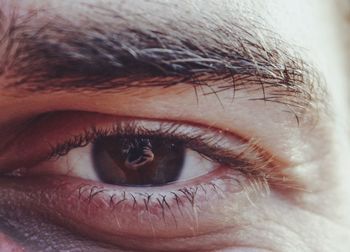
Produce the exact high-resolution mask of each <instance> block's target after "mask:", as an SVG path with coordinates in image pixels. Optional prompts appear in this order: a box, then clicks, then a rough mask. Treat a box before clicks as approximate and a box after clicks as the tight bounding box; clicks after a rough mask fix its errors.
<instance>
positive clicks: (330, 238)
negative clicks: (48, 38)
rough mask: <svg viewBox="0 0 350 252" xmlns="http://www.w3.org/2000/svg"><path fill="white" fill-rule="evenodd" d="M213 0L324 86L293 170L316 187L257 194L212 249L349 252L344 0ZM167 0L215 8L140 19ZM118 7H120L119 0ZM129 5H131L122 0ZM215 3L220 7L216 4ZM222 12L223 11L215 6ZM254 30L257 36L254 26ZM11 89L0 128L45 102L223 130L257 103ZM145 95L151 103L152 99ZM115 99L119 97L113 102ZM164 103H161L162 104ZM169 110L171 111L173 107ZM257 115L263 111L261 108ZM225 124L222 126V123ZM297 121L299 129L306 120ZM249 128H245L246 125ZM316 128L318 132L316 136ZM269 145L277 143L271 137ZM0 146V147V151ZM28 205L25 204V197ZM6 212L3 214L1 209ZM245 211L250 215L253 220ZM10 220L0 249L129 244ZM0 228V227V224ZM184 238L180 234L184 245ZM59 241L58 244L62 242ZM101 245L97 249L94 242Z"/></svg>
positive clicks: (198, 246)
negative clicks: (259, 26)
mask: <svg viewBox="0 0 350 252" xmlns="http://www.w3.org/2000/svg"><path fill="white" fill-rule="evenodd" d="M2 2H3V3H2V4H3V6H5V5H6V2H8V1H2ZM10 2H11V1H10ZM14 2H16V3H17V5H18V7H19V10H21V8H22V9H24V10H25V8H41V7H43V9H45V8H47V7H49V8H51V7H52V6H55V8H56V9H57V10H58V11H60V12H62V13H63V15H65V13H66V12H67V14H68V13H70V14H74V11H75V8H76V6H77V5H72V6H71V2H69V1H68V0H66V1H55V0H52V1H40V0H37V1H34V0H33V1H32V0H30V1H29V0H27V1H12V2H11V4H13V3H14ZM86 2H90V3H91V2H93V3H94V4H96V3H100V2H104V3H107V2H108V1H86ZM112 2H113V1H112ZM118 2H119V1H118ZM150 2H151V3H153V2H154V5H155V6H157V4H159V3H160V2H161V1H153V0H152V1H150ZM223 2H225V4H228V5H230V6H232V8H233V9H234V8H236V6H238V7H237V9H238V10H237V12H238V13H240V14H242V13H244V15H248V16H249V15H252V18H254V15H257V13H258V14H259V17H261V18H262V20H264V21H265V22H266V25H267V27H268V29H269V30H273V31H274V32H276V33H278V34H279V35H280V36H281V38H282V40H284V41H287V42H288V44H291V45H293V46H294V45H295V48H297V49H296V50H297V51H298V50H299V49H300V48H302V50H301V51H299V52H298V53H299V54H300V55H302V57H303V59H305V61H306V62H308V63H310V64H312V65H313V66H315V68H316V69H317V70H318V71H319V72H320V75H321V76H322V79H323V80H324V83H325V85H326V90H327V103H328V104H329V108H328V109H329V111H328V114H327V115H321V116H320V118H319V119H320V121H319V124H318V125H317V126H316V127H315V131H313V132H312V133H310V135H304V137H305V139H309V140H310V141H309V142H310V146H307V147H310V148H306V149H307V150H309V149H310V155H315V163H314V164H313V165H312V164H310V166H308V165H309V164H305V167H301V170H297V171H295V173H296V175H297V176H298V177H299V178H300V183H305V184H306V185H307V190H306V191H308V190H309V191H311V192H312V191H314V192H317V193H307V192H305V193H301V194H298V197H295V198H294V197H293V203H291V202H290V201H289V200H290V199H289V198H288V197H289V194H288V193H286V194H283V193H282V198H279V197H277V196H276V195H275V194H273V193H272V195H271V196H270V197H269V198H267V199H264V200H261V201H260V200H257V202H256V207H257V209H255V210H254V209H253V210H250V211H251V212H247V213H251V215H252V216H245V218H246V219H245V220H247V221H248V223H249V225H251V226H252V228H251V229H247V230H243V227H242V233H241V234H239V235H237V227H238V228H240V226H239V225H238V226H237V227H236V229H227V230H226V231H224V233H223V235H222V236H223V237H224V238H223V237H220V239H222V241H221V240H220V241H221V244H222V246H223V247H222V248H220V249H221V250H220V249H217V251H242V252H243V251H251V252H254V251H340V252H348V251H350V214H348V213H349V212H350V196H349V195H350V183H349V179H350V171H349V167H350V158H349V156H350V141H349V139H350V136H349V133H350V130H349V122H350V120H349V118H350V102H349V101H350V99H349V95H350V84H349V83H350V70H349V69H350V53H349V51H350V50H349V48H350V35H349V34H350V29H349V27H350V11H349V9H350V7H349V5H350V2H349V1H345V0H344V1H341V0H339V1H333V0H325V1H321V0H293V1H292V0H265V1H264V2H260V1H257V0H251V1H245V2H244V3H243V0H232V1H223ZM223 2H222V3H223ZM0 3H1V0H0ZM4 3H5V4H4ZM176 4H178V5H176ZM168 5H172V6H175V5H176V6H177V8H179V9H180V10H179V12H180V11H184V10H187V9H191V11H194V13H196V11H200V12H202V9H201V8H203V10H205V11H206V13H209V14H210V13H211V12H212V11H211V10H208V9H205V8H213V9H216V10H221V8H222V6H221V3H220V1H217V2H211V1H208V2H206V1H204V0H203V1H200V0H198V1H195V3H194V2H193V3H191V1H185V4H184V3H183V2H181V1H171V3H170V1H169V2H168V1H164V2H162V3H161V4H159V8H160V9H161V11H159V12H157V13H155V12H152V15H150V16H149V18H150V19H151V18H152V16H156V17H158V18H159V17H160V19H162V18H163V19H165V20H167V19H170V20H171V18H172V15H171V14H169V13H168V11H169V10H168V9H167V8H166V6H168ZM67 6H68V8H67ZM112 6H113V4H112ZM126 6H128V3H126ZM145 6H146V7H145ZM147 6H153V5H152V4H149V2H148V3H147V1H140V3H138V4H137V7H138V8H140V9H141V10H143V11H144V12H145V13H147V11H148V9H147ZM164 6H165V7H164ZM193 6H196V8H193ZM153 7H154V6H153ZM246 7H247V8H249V10H251V12H247V13H245V12H244V10H246V9H245V8H246ZM111 8H113V7H111ZM126 8H127V9H128V7H126ZM130 8H131V9H132V7H130ZM142 8H144V9H142ZM181 8H184V10H181ZM222 9H224V10H225V8H222ZM242 10H243V11H242ZM174 12H176V10H174ZM92 15H93V14H92ZM223 15H229V14H228V13H223ZM68 16H70V17H68ZM73 16H74V15H73ZM67 17H68V18H71V15H67ZM180 22H181V20H180ZM261 34H262V36H264V32H262V33H261ZM6 82H7V80H6V78H4V77H3V76H0V83H6ZM0 87H1V85H0ZM181 91H183V90H181ZM19 92H20V91H18V90H16V89H9V90H5V89H0V129H2V128H5V126H4V125H6V128H8V124H10V127H11V126H12V124H11V123H12V121H14V122H16V121H21V120H26V118H28V117H29V118H30V117H32V116H33V115H36V114H40V113H42V112H43V108H50V110H52V111H54V110H67V109H70V110H79V111H94V112H97V113H108V114H112V115H119V114H128V115H129V116H135V117H139V116H143V115H145V116H146V117H147V116H149V117H152V114H156V115H159V117H163V116H164V117H167V116H168V117H169V119H172V117H174V118H175V117H179V116H180V117H181V120H183V121H187V120H189V119H191V120H192V118H196V120H198V121H200V123H203V124H206V123H207V124H208V123H209V122H211V121H214V122H216V123H217V125H219V126H220V127H223V128H225V129H226V128H229V129H230V130H232V131H233V130H235V129H236V128H237V127H245V126H246V125H244V122H243V123H242V124H243V125H238V126H237V125H233V126H231V124H230V116H231V117H232V116H237V117H242V118H244V120H246V121H247V122H248V123H247V124H249V125H251V124H255V122H254V121H253V122H252V121H251V120H253V117H254V115H253V116H252V117H251V118H250V117H249V118H247V117H244V114H245V113H251V114H254V111H255V110H256V111H258V108H257V106H256V107H255V106H254V105H251V106H247V107H245V108H240V106H242V107H243V105H240V104H239V102H238V104H237V108H239V109H241V111H242V112H240V113H239V112H236V111H234V109H230V108H227V109H226V110H225V114H223V112H222V111H221V108H216V107H218V106H217V101H216V98H213V99H211V98H209V99H206V100H205V102H204V103H205V104H204V105H205V106H203V108H202V107H200V106H198V107H196V106H195V105H193V104H195V101H193V96H190V95H187V93H186V90H185V91H183V92H184V93H183V94H184V95H183V96H178V95H177V94H178V90H171V91H169V92H168V91H165V92H164V91H163V90H155V91H153V90H151V91H149V93H147V94H149V95H148V98H144V97H142V99H143V100H142V99H141V100H142V103H141V102H140V99H137V98H139V97H136V98H135V96H134V95H131V94H130V93H129V94H120V93H119V94H106V93H104V94H96V95H95V94H91V93H88V92H86V93H83V94H76V93H75V94H73V95H72V94H70V93H65V92H61V93H59V94H57V93H56V94H32V95H31V96H29V97H24V98H23V97H21V98H18V94H20V93H19ZM153 92H154V93H153ZM220 95H222V98H225V95H228V94H225V93H223V94H220ZM226 98H227V97H226ZM19 99H21V102H20V103H19V102H18V101H19ZM145 99H146V100H147V102H146V103H145V102H144V101H145ZM154 100H155V101H156V102H152V101H154ZM223 100H225V99H223ZM122 101H124V102H125V101H127V102H128V103H129V104H133V107H136V108H137V109H134V108H131V107H128V106H125V105H124V106H123V105H122V104H121V103H122ZM170 101H171V102H172V104H174V103H176V104H184V105H183V108H182V107H181V106H179V105H178V106H172V104H170ZM118 102H119V103H120V104H118ZM158 103H159V104H162V109H160V108H158V107H159V106H158ZM144 104H146V105H144ZM224 106H225V104H224ZM189 107H190V108H192V110H190V109H188V108H189ZM208 107H210V108H212V111H207V108H208ZM164 108H169V109H168V110H167V109H164ZM170 111H171V112H170ZM186 111H187V112H186ZM188 111H189V112H188ZM171 113H174V115H172V114H171ZM194 114H196V115H197V114H202V115H204V114H205V115H206V118H201V117H200V116H194ZM267 116H269V115H268V114H267ZM269 118H270V117H269ZM271 118H272V119H273V120H276V121H278V120H279V119H280V120H283V119H284V116H283V115H279V114H276V115H273V116H272V117H271ZM244 120H243V121H244ZM286 121H287V119H286ZM193 123H196V122H193ZM15 125H16V123H13V127H15ZM230 127H232V129H231V128H230ZM285 127H287V130H286V131H288V125H285ZM305 127H306V128H307V125H306V126H305ZM247 128H248V125H247ZM320 129H322V130H320ZM255 130H256V131H257V135H259V134H261V135H263V138H266V139H270V140H266V146H269V148H273V145H274V144H275V143H274V141H273V140H271V139H272V136H271V135H272V133H271V132H269V129H268V127H267V126H266V128H264V126H261V127H260V128H259V129H255ZM302 130H303V128H302V127H301V131H302ZM308 130H310V129H309V128H308V129H305V132H311V131H308ZM252 131H254V129H253V130H252ZM262 131H264V132H262ZM279 131H280V132H279ZM276 132H277V134H279V133H280V134H281V135H283V136H285V135H286V133H285V132H283V130H282V129H278V130H277V131H276V130H275V133H276ZM305 132H302V133H301V134H300V135H303V133H305ZM318 132H322V134H321V133H318ZM2 134H3V135H1V134H0V136H1V137H3V138H2V139H5V135H6V134H4V133H2ZM298 140H300V139H296V140H295V142H293V141H294V140H291V142H292V143H291V144H295V145H298V144H300V141H298ZM309 142H307V143H305V145H308V144H309ZM276 146H279V145H278V144H276ZM297 147H298V146H297ZM0 149H1V148H0ZM281 149H282V148H281ZM296 149H298V148H296ZM318 151H320V153H321V154H319V156H318V155H317V152H318ZM3 153H4V152H2V153H0V154H3ZM315 153H316V154H315ZM324 153H327V155H324ZM5 154H6V152H5ZM279 155H281V156H282V155H286V156H288V150H285V151H284V152H282V150H279V149H277V150H276V156H279ZM1 158H2V160H5V159H8V160H10V159H11V158H13V157H11V156H7V155H3V156H1ZM315 164H316V165H315ZM2 168H3V167H1V165H0V171H1V169H2ZM0 174H1V173H0ZM1 181H2V182H4V184H5V182H6V183H7V180H6V179H4V178H2V180H1ZM9 184H11V183H9ZM7 185H8V184H6V185H5V186H1V185H0V209H1V207H3V208H4V209H5V207H7V206H8V204H13V205H19V206H21V204H20V203H19V201H21V200H23V198H22V196H20V195H17V194H16V193H14V194H13V195H11V197H10V195H9V192H10V191H11V190H10V189H11V188H9V186H7ZM295 202H296V203H295ZM294 203H295V204H294ZM33 204H34V205H35V203H33ZM23 208H24V209H25V208H26V209H28V206H23ZM271 208H273V211H270V210H271ZM33 211H34V212H35V211H36V210H35V209H34V210H33ZM24 212H25V211H24ZM0 213H1V215H0V217H1V218H2V220H3V219H4V218H6V217H7V213H5V214H4V212H1V211H0ZM258 213H259V214H261V216H262V217H261V219H259V218H258V217H256V216H260V215H259V214H258ZM8 214H9V215H10V213H8ZM21 214H24V213H21ZM221 214H223V215H224V216H225V217H226V218H227V219H228V222H230V220H231V219H232V218H230V216H235V217H236V216H237V217H236V218H237V222H238V223H239V220H240V213H238V214H237V213H235V212H234V211H233V210H232V209H230V208H227V209H226V212H225V211H223V212H222V213H221ZM235 214H237V215H235ZM255 214H256V216H255ZM24 215H25V214H24ZM247 215H248V214H247ZM19 216H21V215H19ZM255 217H256V218H257V220H258V221H257V220H256V219H254V218H255ZM16 218H18V216H16ZM16 218H14V219H13V220H11V221H12V223H13V225H14V226H15V227H18V229H17V230H16V231H15V233H13V230H11V232H9V230H6V228H4V227H3V226H1V225H0V251H4V252H7V251H27V249H28V251H36V250H35V247H36V246H38V247H37V248H39V247H40V249H37V251H45V249H43V246H44V247H45V245H42V244H47V251H60V248H61V249H62V250H61V251H130V250H127V249H125V250H122V249H117V247H118V246H116V247H113V246H115V244H113V245H111V246H112V247H110V248H106V246H105V245H101V243H99V242H92V241H90V240H89V239H87V240H85V239H81V238H80V237H79V238H76V237H75V236H73V235H72V238H70V237H69V238H67V236H66V234H65V233H64V232H62V231H61V230H60V229H57V230H56V229H55V228H52V227H51V223H50V224H48V225H46V224H43V225H42V226H40V225H37V223H38V222H37V220H34V221H33V222H30V221H27V222H22V221H21V219H20V218H18V219H16ZM23 219H25V218H23ZM26 220H27V219H26ZM0 221H1V219H0ZM40 221H41V220H39V223H40ZM255 222H256V223H258V222H259V223H260V224H261V225H260V226H258V225H257V224H256V223H255ZM31 223H36V224H35V228H33V226H31V225H32V224H31ZM271 223H274V225H276V226H277V227H279V228H277V227H275V226H274V225H272V224H271ZM276 223H277V224H276ZM0 224H1V223H0ZM21 225H22V226H21ZM33 225H34V224H33ZM255 225H256V226H255ZM242 226H243V225H242ZM22 228H23V230H22ZM1 229H4V230H3V231H2V230H1ZM30 230H34V234H31V235H32V237H29V238H26V240H21V239H18V238H16V237H25V236H23V233H25V232H28V233H30V232H29V231H30ZM93 231H94V230H92V232H93ZM79 232H80V231H79ZM9 234H11V235H9ZM88 236H89V237H95V234H94V233H89V234H88ZM96 236H99V238H98V239H99V240H101V241H103V242H105V241H106V240H109V239H110V237H108V238H106V237H104V236H103V235H102V236H101V237H100V235H99V234H98V235H97V234H96ZM38 237H39V239H38ZM53 237H55V238H53ZM30 238H32V239H30ZM205 239H208V243H210V241H211V240H210V239H211V237H206V238H200V239H196V237H194V238H193V240H191V241H183V240H181V241H179V240H175V239H174V240H171V241H167V242H162V241H160V240H158V241H156V242H158V243H157V244H158V245H154V244H155V242H154V241H153V242H151V243H150V242H149V241H145V240H140V241H138V240H136V243H137V245H135V246H136V247H137V249H138V251H146V249H148V248H150V247H152V246H153V249H154V250H155V249H159V251H177V247H178V246H180V245H181V246H188V248H189V249H188V250H189V251H204V248H203V244H204V243H205V242H206V240H205ZM239 239H240V240H239ZM51 240H54V242H51ZM213 240H214V239H213ZM134 242H135V241H134ZM186 242H188V244H187V243H186ZM213 242H214V241H213ZM36 243H37V244H36ZM39 243H40V244H39ZM108 243H109V242H108ZM112 243H113V242H112ZM180 243H181V244H180ZM183 244H185V245H183ZM237 244H239V246H237ZM66 245H67V247H65V246H66ZM68 245H69V246H68ZM117 245H119V244H117ZM102 246H103V247H104V248H102ZM123 246H126V247H127V246H128V245H125V244H124V245H123ZM142 246H143V247H142ZM154 246H155V247H154ZM136 247H133V248H132V249H135V248H136ZM261 248H264V249H265V250H262V249H261ZM50 249H51V250H50ZM225 249H227V250H225ZM260 249H261V250H260ZM151 251H152V250H151ZM180 251H184V250H180Z"/></svg>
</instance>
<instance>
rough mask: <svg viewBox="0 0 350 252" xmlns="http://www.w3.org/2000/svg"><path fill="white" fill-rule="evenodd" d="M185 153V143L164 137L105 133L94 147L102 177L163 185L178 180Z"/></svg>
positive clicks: (122, 182) (120, 182)
mask: <svg viewBox="0 0 350 252" xmlns="http://www.w3.org/2000/svg"><path fill="white" fill-rule="evenodd" d="M184 156H185V147H184V144H182V143H180V142H175V141H171V140H169V139H164V138H161V137H137V136H135V137H119V136H111V137H104V138H102V139H99V140H98V141H96V143H95V144H94V147H93V159H94V167H95V170H96V172H97V174H98V176H99V178H100V179H101V181H102V182H104V183H109V184H118V185H130V186H146V185H163V184H166V183H169V182H173V181H176V179H177V178H178V177H179V175H180V173H181V170H182V167H183V163H184Z"/></svg>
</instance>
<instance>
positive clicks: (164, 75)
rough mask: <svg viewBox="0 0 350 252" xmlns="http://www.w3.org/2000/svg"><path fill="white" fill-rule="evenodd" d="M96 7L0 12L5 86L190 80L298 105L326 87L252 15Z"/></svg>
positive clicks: (70, 87) (72, 87)
mask: <svg viewBox="0 0 350 252" xmlns="http://www.w3.org/2000/svg"><path fill="white" fill-rule="evenodd" d="M89 7H90V8H91V9H93V11H94V12H95V13H97V14H96V15H98V18H90V17H89V16H80V17H79V18H80V19H81V20H83V21H82V22H81V23H80V24H77V23H75V22H73V21H72V20H70V19H69V18H65V17H63V16H62V15H59V14H57V13H52V12H51V11H50V10H47V9H46V10H35V11H28V12H27V13H26V14H25V15H23V14H22V15H19V14H18V13H16V11H13V12H12V13H11V14H10V15H9V14H8V13H4V12H0V22H1V24H2V25H1V26H0V56H1V58H2V60H1V61H0V78H1V77H2V78H3V79H6V85H5V86H4V87H2V88H12V89H13V88H15V89H19V90H25V91H29V92H57V91H71V92H74V91H78V92H80V91H86V90H87V91H96V92H97V91H100V92H104V91H108V92H110V91H120V90H125V89H130V88H137V87H171V86H174V85H177V84H189V85H191V86H192V87H194V89H195V90H196V91H197V89H198V88H199V89H200V90H207V91H206V92H203V93H205V94H211V93H212V94H217V93H219V92H222V91H227V90H232V91H233V92H232V93H233V96H234V94H235V93H236V92H237V91H240V90H253V91H259V95H258V96H255V97H250V100H263V101H265V102H275V103H279V104H284V105H287V106H288V107H293V110H294V111H296V110H305V108H306V107H308V106H310V104H312V102H313V101H317V100H319V97H321V96H322V95H320V94H323V93H324V89H323V88H322V86H321V85H320V78H319V74H318V73H317V71H315V69H313V68H312V67H311V66H310V65H309V64H307V63H306V62H305V61H304V60H303V59H302V57H300V56H298V55H297V54H296V53H295V51H293V50H292V49H291V47H290V46H289V45H288V44H287V43H285V42H283V41H282V40H281V39H280V38H279V36H278V35H277V34H275V33H273V32H271V31H268V30H267V29H266V27H262V26H261V24H258V23H256V22H253V21H252V20H249V19H243V18H240V19H234V18H232V19H225V18H224V17H216V18H218V19H217V20H219V22H217V23H214V22H210V21H213V20H210V17H209V16H207V18H208V19H206V18H204V19H203V20H194V21H193V22H192V23H189V22H186V21H183V20H177V21H178V23H175V24H171V23H166V24H160V23H157V20H156V21H154V22H153V21H152V18H150V17H149V16H148V17H147V16H144V17H143V16H142V15H136V14H135V16H133V15H132V14H133V13H127V12H126V13H123V12H122V11H117V10H113V9H106V8H102V7H101V6H92V5H91V6H89ZM135 20H137V21H135ZM158 21H159V20H158ZM182 21H183V22H182ZM259 30H263V31H265V32H267V35H266V34H264V35H262V34H261V33H260V32H259ZM291 52H293V53H291ZM208 90H209V91H208Z"/></svg>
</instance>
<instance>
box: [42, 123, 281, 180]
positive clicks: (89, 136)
mask: <svg viewBox="0 0 350 252" xmlns="http://www.w3.org/2000/svg"><path fill="white" fill-rule="evenodd" d="M180 127H183V125H181V124H178V123H159V129H158V130H150V129H147V128H145V127H141V126H140V125H138V124H137V123H133V122H127V123H126V122H116V123H115V124H114V125H112V126H111V127H110V128H98V127H96V126H92V127H90V128H88V129H86V130H84V131H83V132H82V134H79V135H75V136H72V137H70V138H69V139H67V140H65V141H64V142H63V143H59V144H57V145H55V146H51V151H50V154H49V155H48V157H47V159H49V160H50V159H55V158H59V157H62V156H65V155H67V154H68V153H69V151H71V150H72V149H75V148H79V147H85V146H87V145H89V144H90V143H94V142H95V141H96V140H98V139H99V138H102V137H109V136H116V135H119V136H152V137H164V138H171V139H174V140H176V141H182V142H183V143H184V144H185V145H186V146H187V148H191V149H193V150H194V151H197V152H198V153H199V154H201V155H202V156H203V157H204V158H207V159H209V160H211V161H214V162H217V163H219V164H221V165H226V166H228V167H232V168H233V169H235V170H237V171H238V172H241V173H242V174H244V175H245V176H249V177H252V178H258V179H260V180H263V181H267V179H266V178H267V177H268V176H267V174H268V173H271V171H272V170H275V167H274V163H273V162H272V157H271V155H269V154H267V153H265V152H264V151H262V149H261V148H260V147H259V146H258V145H257V143H256V142H254V141H253V140H251V141H247V142H243V140H242V145H241V147H242V146H244V148H243V150H241V151H238V150H232V149H228V148H224V147H222V146H221V142H222V140H223V139H224V138H225V136H223V134H221V133H220V132H215V130H209V132H210V135H209V136H208V135H206V134H203V132H194V133H193V132H192V133H191V134H189V133H188V132H187V133H183V132H179V128H180ZM252 156H253V157H252ZM272 177H275V176H272Z"/></svg>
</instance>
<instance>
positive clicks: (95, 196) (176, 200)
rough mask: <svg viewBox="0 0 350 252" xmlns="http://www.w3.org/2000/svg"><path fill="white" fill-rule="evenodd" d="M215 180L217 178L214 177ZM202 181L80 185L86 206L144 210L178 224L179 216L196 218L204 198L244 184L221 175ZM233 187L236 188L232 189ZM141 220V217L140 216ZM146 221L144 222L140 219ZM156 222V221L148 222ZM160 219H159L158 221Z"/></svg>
mask: <svg viewBox="0 0 350 252" xmlns="http://www.w3.org/2000/svg"><path fill="white" fill-rule="evenodd" d="M215 180H216V181H215ZM215 180H214V181H211V182H207V183H202V184H198V185H193V186H184V187H182V188H180V189H176V190H171V191H168V192H131V191H127V190H121V191H118V192H116V191H113V190H105V189H103V188H99V187H97V186H93V185H89V184H86V185H82V186H79V188H78V189H77V194H78V199H79V202H80V203H79V204H86V205H87V207H88V208H89V207H97V208H100V207H101V208H102V209H103V211H104V210H106V209H107V210H109V211H110V212H112V213H113V214H117V215H118V214H119V215H123V213H124V212H128V213H130V212H134V214H135V215H140V213H143V217H140V218H142V219H143V220H147V219H148V218H149V217H150V218H152V219H154V217H155V216H156V218H158V221H160V222H162V223H164V224H166V225H170V224H171V225H175V226H177V225H178V217H179V216H181V217H184V215H187V216H186V217H187V218H191V219H193V218H196V215H197V214H198V211H200V209H201V206H200V204H199V202H201V204H203V202H204V201H205V202H206V203H210V202H211V201H215V200H219V199H225V198H226V194H227V193H238V192H242V191H243V190H244V188H245V187H243V186H242V185H241V183H239V182H238V180H237V179H233V178H231V179H230V181H227V180H228V178H226V181H225V182H223V180H221V179H215ZM220 181H221V184H225V185H226V186H229V187H230V188H231V191H230V192H228V191H226V189H224V188H222V187H221V185H219V184H220ZM228 184H230V185H228ZM233 188H234V190H233ZM116 221H117V225H122V224H121V223H120V220H116ZM139 221H141V220H139ZM138 224H140V225H141V224H145V223H138ZM148 224H152V225H155V224H156V223H154V222H152V223H148ZM158 224H159V223H157V225H158Z"/></svg>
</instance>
